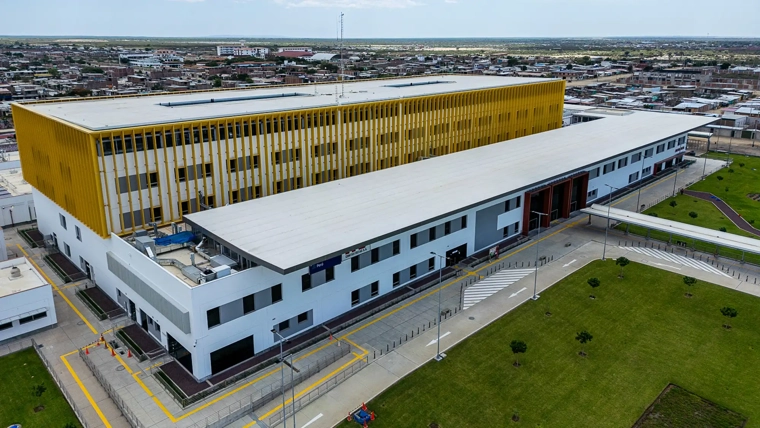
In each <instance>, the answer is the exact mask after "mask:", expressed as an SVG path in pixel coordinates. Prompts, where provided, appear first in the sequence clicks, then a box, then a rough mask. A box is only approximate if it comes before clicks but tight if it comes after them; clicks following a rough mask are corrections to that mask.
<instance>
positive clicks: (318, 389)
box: [266, 356, 369, 427]
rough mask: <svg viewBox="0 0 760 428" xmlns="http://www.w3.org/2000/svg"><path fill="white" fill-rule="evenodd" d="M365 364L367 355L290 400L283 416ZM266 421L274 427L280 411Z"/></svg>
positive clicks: (312, 399)
mask: <svg viewBox="0 0 760 428" xmlns="http://www.w3.org/2000/svg"><path fill="white" fill-rule="evenodd" d="M367 365H369V356H367V357H365V358H364V359H361V360H358V361H356V362H354V363H353V364H351V365H350V366H348V367H346V368H345V369H343V370H341V371H340V372H338V373H337V374H336V375H335V376H333V377H331V378H330V379H327V380H326V381H325V382H323V383H322V384H320V385H319V386H317V387H316V388H314V389H312V390H311V391H309V392H307V393H305V394H303V395H301V396H299V397H297V398H296V399H295V401H293V402H291V403H290V404H286V405H285V418H288V417H290V416H293V413H295V412H298V411H299V410H301V409H303V408H304V407H306V406H307V405H308V404H309V403H311V402H312V401H314V400H316V399H317V398H319V397H321V396H323V395H325V394H326V393H328V392H329V391H331V390H332V389H333V388H335V387H336V386H338V385H340V384H341V383H342V382H343V381H345V380H346V379H348V378H349V377H351V376H352V375H353V374H354V373H356V372H358V371H359V370H361V369H363V368H364V367H367ZM266 423H267V425H269V426H270V427H275V426H277V425H278V424H281V423H282V412H276V413H275V414H274V415H272V416H271V417H270V418H269V420H268V421H267V422H266Z"/></svg>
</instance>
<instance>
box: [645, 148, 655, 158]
mask: <svg viewBox="0 0 760 428" xmlns="http://www.w3.org/2000/svg"><path fill="white" fill-rule="evenodd" d="M653 154H654V149H646V150H644V158H651V157H652V155H653Z"/></svg>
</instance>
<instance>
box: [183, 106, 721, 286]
mask: <svg viewBox="0 0 760 428" xmlns="http://www.w3.org/2000/svg"><path fill="white" fill-rule="evenodd" d="M714 120H716V119H715V118H705V117H701V116H690V115H675V114H667V113H650V112H639V111H636V112H631V113H630V114H627V115H625V116H608V117H605V118H603V119H599V120H595V121H592V122H588V123H584V124H578V125H573V126H569V127H566V128H561V129H557V130H553V131H547V132H543V133H540V134H534V135H531V136H527V137H522V138H518V139H515V140H510V141H505V142H502V143H497V144H492V145H489V146H485V147H480V148H477V149H471V150H466V151H462V152H458V153H452V154H449V155H446V156H440V157H436V158H433V159H428V160H424V161H420V162H414V163H411V164H406V165H401V166H397V167H394V168H389V169H385V170H381V171H376V172H373V173H369V174H364V175H359V176H356V177H351V178H345V179H342V180H338V181H333V182H329V183H324V184H320V185H316V186H311V187H307V188H304V189H298V190H293V191H290V192H285V193H281V194H278V195H273V196H268V197H265V198H262V199H256V200H252V201H248V202H242V203H238V204H234V205H230V206H226V207H220V208H216V209H212V210H209V211H203V212H199V213H194V214H189V215H186V216H185V217H184V218H185V221H186V222H187V223H189V224H194V225H197V226H199V227H200V228H202V229H204V230H206V231H208V232H209V233H210V234H211V235H212V236H214V237H216V238H218V239H220V240H222V241H225V242H226V243H228V244H229V245H231V246H232V247H234V248H236V249H238V250H240V251H241V252H243V253H247V254H248V255H250V256H251V257H252V258H253V259H254V260H256V261H257V262H258V263H261V264H263V265H265V266H267V267H269V268H272V269H275V270H277V271H280V272H291V271H293V270H296V269H299V268H301V267H304V266H308V265H310V264H313V263H315V262H317V261H320V260H323V259H325V258H327V257H331V256H334V255H337V254H340V253H342V252H345V251H348V250H352V249H355V248H358V247H361V246H363V245H365V244H367V243H371V242H373V241H377V240H379V239H383V238H385V237H389V236H393V235H394V234H397V233H399V232H401V231H403V230H408V229H410V228H413V227H416V226H418V225H422V224H425V223H427V222H429V221H431V220H435V219H437V218H441V217H444V216H446V215H452V214H455V213H457V212H459V211H461V210H463V209H466V208H468V207H472V206H475V205H478V204H481V203H484V202H487V201H489V200H491V199H494V198H498V197H500V196H503V195H507V194H509V193H511V192H514V191H518V190H522V189H526V188H528V187H532V186H534V185H536V184H538V183H541V182H544V181H547V180H552V179H555V178H558V177H562V176H566V175H567V174H570V173H573V172H576V171H578V170H579V169H581V168H584V167H587V166H590V165H592V164H595V163H598V162H601V161H604V160H607V159H610V158H614V157H616V156H618V155H620V154H623V153H626V152H629V151H633V150H636V149H638V148H641V147H643V146H645V145H648V144H651V143H654V142H658V141H661V140H665V139H668V138H671V137H673V136H675V135H677V134H680V133H683V132H687V131H690V130H692V129H695V128H698V127H700V126H704V125H706V124H708V123H710V122H712V121H714Z"/></svg>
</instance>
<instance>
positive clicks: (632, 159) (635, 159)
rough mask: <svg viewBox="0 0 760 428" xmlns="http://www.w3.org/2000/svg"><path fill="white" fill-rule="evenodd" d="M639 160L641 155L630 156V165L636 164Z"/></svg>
mask: <svg viewBox="0 0 760 428" xmlns="http://www.w3.org/2000/svg"><path fill="white" fill-rule="evenodd" d="M640 160H641V153H636V154H634V155H632V156H631V163H636V162H638V161H640Z"/></svg>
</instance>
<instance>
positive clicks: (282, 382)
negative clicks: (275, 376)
mask: <svg viewBox="0 0 760 428" xmlns="http://www.w3.org/2000/svg"><path fill="white" fill-rule="evenodd" d="M272 333H274V334H276V335H277V337H279V338H280V363H281V364H282V366H283V367H282V368H281V369H280V392H281V393H282V426H283V428H287V420H286V419H285V360H284V359H283V358H282V343H283V342H285V338H284V337H282V335H281V334H280V332H279V331H277V330H275V329H272Z"/></svg>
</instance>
